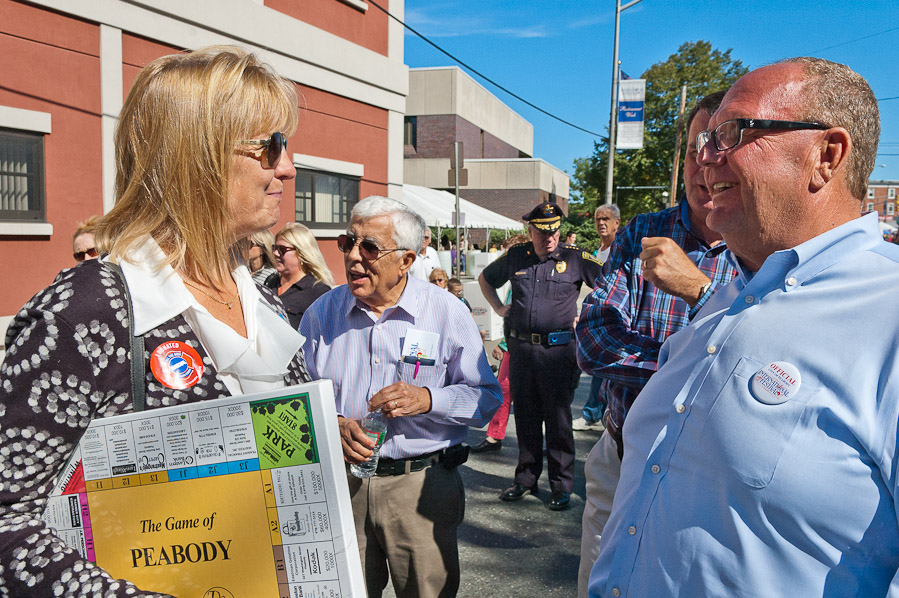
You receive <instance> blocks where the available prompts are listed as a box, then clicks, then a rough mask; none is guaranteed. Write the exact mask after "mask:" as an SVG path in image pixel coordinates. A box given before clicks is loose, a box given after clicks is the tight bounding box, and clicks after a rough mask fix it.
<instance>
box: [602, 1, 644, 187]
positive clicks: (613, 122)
mask: <svg viewBox="0 0 899 598" xmlns="http://www.w3.org/2000/svg"><path fill="white" fill-rule="evenodd" d="M642 1H643V0H632V1H631V2H628V3H627V4H625V5H624V6H622V5H621V0H615V51H614V52H613V53H612V116H611V118H610V119H609V169H608V171H607V172H606V205H608V204H611V203H612V188H613V187H612V178H613V176H614V172H615V170H614V169H615V133H616V127H617V125H618V69H619V66H620V65H619V64H618V30H619V28H620V25H621V13H622V12H624V11H625V10H627V9H628V8H630V7H631V6H633V5H634V4H637V3H639V2H642Z"/></svg>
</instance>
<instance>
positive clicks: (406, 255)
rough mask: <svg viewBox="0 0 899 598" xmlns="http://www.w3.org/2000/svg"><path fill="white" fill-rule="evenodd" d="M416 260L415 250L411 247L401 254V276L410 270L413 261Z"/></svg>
mask: <svg viewBox="0 0 899 598" xmlns="http://www.w3.org/2000/svg"><path fill="white" fill-rule="evenodd" d="M414 261H415V252H414V251H412V250H411V249H407V250H406V251H404V252H403V253H402V254H401V255H400V276H401V277H402V276H404V275H405V274H406V272H408V271H409V268H411V267H412V262H414Z"/></svg>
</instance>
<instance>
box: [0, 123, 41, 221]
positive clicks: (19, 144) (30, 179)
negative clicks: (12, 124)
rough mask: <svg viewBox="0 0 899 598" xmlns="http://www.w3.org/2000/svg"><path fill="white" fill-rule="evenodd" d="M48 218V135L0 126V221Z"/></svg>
mask: <svg viewBox="0 0 899 598" xmlns="http://www.w3.org/2000/svg"><path fill="white" fill-rule="evenodd" d="M44 219H45V216H44V136H43V134H41V133H28V132H24V131H13V130H9V129H0V220H23V221H35V220H37V221H43V220H44Z"/></svg>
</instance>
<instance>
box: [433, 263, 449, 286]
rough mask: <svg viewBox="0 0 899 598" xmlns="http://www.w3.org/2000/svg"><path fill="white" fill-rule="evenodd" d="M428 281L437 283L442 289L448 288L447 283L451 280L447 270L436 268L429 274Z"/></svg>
mask: <svg viewBox="0 0 899 598" xmlns="http://www.w3.org/2000/svg"><path fill="white" fill-rule="evenodd" d="M428 282H430V283H431V284H436V285H437V286H438V287H440V288H441V289H444V290H446V285H447V283H448V282H449V275H448V274H447V273H446V270H443V269H442V268H434V269H433V270H431V273H430V274H429V275H428Z"/></svg>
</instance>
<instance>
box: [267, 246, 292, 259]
mask: <svg viewBox="0 0 899 598" xmlns="http://www.w3.org/2000/svg"><path fill="white" fill-rule="evenodd" d="M296 250H297V248H296V247H291V246H289V245H275V246H274V247H272V253H274V254H275V255H276V256H278V257H284V254H285V253H290V252H291V251H296Z"/></svg>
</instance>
